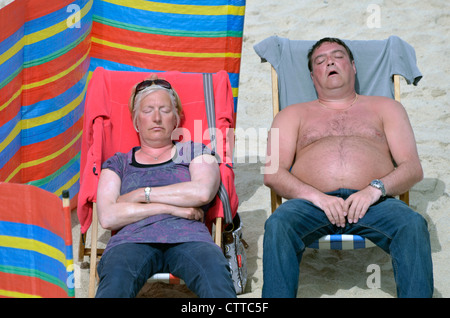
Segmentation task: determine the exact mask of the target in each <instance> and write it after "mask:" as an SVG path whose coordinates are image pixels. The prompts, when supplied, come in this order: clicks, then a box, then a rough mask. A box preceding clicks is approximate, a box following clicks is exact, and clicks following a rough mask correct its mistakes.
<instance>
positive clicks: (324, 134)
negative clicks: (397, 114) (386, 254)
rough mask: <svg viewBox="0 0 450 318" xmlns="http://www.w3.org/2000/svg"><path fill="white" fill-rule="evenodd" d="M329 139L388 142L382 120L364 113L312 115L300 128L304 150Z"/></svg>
mask: <svg viewBox="0 0 450 318" xmlns="http://www.w3.org/2000/svg"><path fill="white" fill-rule="evenodd" d="M329 137H349V138H352V137H360V138H363V139H366V140H367V141H368V142H376V143H383V142H385V141H386V137H385V134H384V132H383V125H382V122H381V120H379V119H378V118H377V117H376V116H375V117H374V116H369V114H362V113H353V114H352V113H348V112H336V113H334V114H326V115H325V116H317V115H311V116H307V117H306V118H304V119H303V120H302V124H301V125H300V127H299V138H298V146H299V149H303V148H305V147H307V146H309V145H311V144H312V143H315V142H317V141H319V140H321V139H325V138H329Z"/></svg>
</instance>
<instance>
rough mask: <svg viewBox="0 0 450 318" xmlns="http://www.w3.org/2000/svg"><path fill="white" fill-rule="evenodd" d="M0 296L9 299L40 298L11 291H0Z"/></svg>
mask: <svg viewBox="0 0 450 318" xmlns="http://www.w3.org/2000/svg"><path fill="white" fill-rule="evenodd" d="M0 296H3V297H10V298H42V297H41V296H38V295H32V294H25V293H19V292H15V291H11V290H4V289H0Z"/></svg>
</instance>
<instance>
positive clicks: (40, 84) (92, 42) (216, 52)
mask: <svg viewBox="0 0 450 318" xmlns="http://www.w3.org/2000/svg"><path fill="white" fill-rule="evenodd" d="M244 11H245V0H160V1H144V0H103V1H102V0H77V1H73V0H48V1H44V2H43V1H40V0H15V1H14V2H12V3H11V4H9V5H7V6H6V7H4V8H2V9H0V30H1V32H0V181H5V182H16V183H27V184H31V185H35V186H37V187H40V188H42V189H45V190H47V191H49V192H52V193H55V194H56V195H58V196H60V195H61V193H62V189H68V190H69V191H70V194H71V196H72V198H71V202H72V207H74V206H75V205H76V198H75V197H76V196H77V194H78V191H79V176H80V149H81V135H82V127H83V125H82V124H83V120H82V117H83V113H84V98H85V93H86V87H87V82H88V80H89V76H90V74H91V73H92V71H93V70H94V69H95V68H96V67H98V66H102V67H104V68H105V69H109V70H128V71H152V72H158V71H170V70H177V71H181V72H217V71H219V70H222V69H224V70H226V71H227V72H228V74H229V77H230V81H231V85H232V88H233V96H234V98H235V111H236V107H237V97H238V84H239V71H240V57H241V48H242V33H243V24H244Z"/></svg>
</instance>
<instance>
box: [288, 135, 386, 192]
mask: <svg viewBox="0 0 450 318" xmlns="http://www.w3.org/2000/svg"><path fill="white" fill-rule="evenodd" d="M387 149H388V148H387V146H386V145H383V144H382V143H379V142H376V141H375V142H374V141H372V140H368V139H366V138H362V137H325V138H322V139H319V140H318V141H315V142H314V143H312V144H310V145H308V146H306V147H304V148H303V149H301V150H300V151H299V152H298V153H297V155H296V159H295V162H294V165H293V166H292V169H291V173H292V174H293V175H294V176H296V177H297V178H298V179H300V180H301V181H303V182H304V183H307V184H309V185H311V186H313V187H315V188H316V189H318V190H320V191H323V192H327V191H333V190H336V189H339V188H349V189H356V190H360V189H363V188H365V187H366V186H367V185H368V184H369V183H370V181H372V180H373V179H377V178H382V177H384V176H385V175H387V174H388V173H390V172H391V171H392V170H394V165H393V163H392V160H391V157H390V154H389V152H388V150H387Z"/></svg>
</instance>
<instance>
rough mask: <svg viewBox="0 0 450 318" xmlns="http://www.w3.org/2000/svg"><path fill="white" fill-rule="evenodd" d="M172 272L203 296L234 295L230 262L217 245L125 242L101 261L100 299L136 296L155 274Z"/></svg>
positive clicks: (114, 248)
mask: <svg viewBox="0 0 450 318" xmlns="http://www.w3.org/2000/svg"><path fill="white" fill-rule="evenodd" d="M169 272H170V273H172V274H173V275H175V276H177V277H179V278H181V279H183V280H184V282H185V283H186V286H187V287H188V288H189V289H190V290H191V291H192V292H194V293H195V294H196V295H197V296H198V297H201V298H215V297H223V298H234V297H236V292H235V290H234V285H233V281H232V279H231V274H230V270H229V265H228V262H227V260H226V258H225V256H224V255H223V252H222V251H221V249H220V248H219V247H218V246H216V245H215V244H211V243H205V242H187V243H179V244H145V243H125V244H120V245H117V246H115V247H113V248H111V250H109V251H108V252H107V253H106V254H105V255H104V256H103V257H102V258H101V260H100V263H99V264H98V273H99V277H100V282H99V286H98V289H97V293H96V297H97V298H124V297H126V298H130V297H135V296H136V295H137V293H138V292H139V291H140V290H141V288H142V286H144V284H145V282H146V281H147V279H148V278H149V277H151V276H152V275H153V274H155V273H169Z"/></svg>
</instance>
